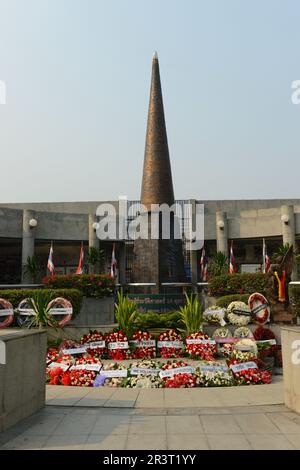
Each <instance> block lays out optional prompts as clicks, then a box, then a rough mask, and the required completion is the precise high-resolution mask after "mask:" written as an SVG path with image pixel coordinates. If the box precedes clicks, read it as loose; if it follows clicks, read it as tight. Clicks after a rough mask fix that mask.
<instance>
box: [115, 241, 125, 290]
mask: <svg viewBox="0 0 300 470" xmlns="http://www.w3.org/2000/svg"><path fill="white" fill-rule="evenodd" d="M118 251H119V259H118V260H117V262H118V269H119V283H120V284H122V285H124V284H125V283H126V243H125V242H124V243H119V244H118Z"/></svg>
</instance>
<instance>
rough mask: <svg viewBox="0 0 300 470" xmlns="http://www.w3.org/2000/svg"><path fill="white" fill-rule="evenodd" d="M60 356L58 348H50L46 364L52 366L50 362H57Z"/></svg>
mask: <svg viewBox="0 0 300 470" xmlns="http://www.w3.org/2000/svg"><path fill="white" fill-rule="evenodd" d="M58 356H59V352H58V349H57V348H48V350H47V355H46V363H47V364H50V362H56V361H57V359H58Z"/></svg>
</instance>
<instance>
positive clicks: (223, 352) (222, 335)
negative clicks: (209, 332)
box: [213, 327, 236, 357]
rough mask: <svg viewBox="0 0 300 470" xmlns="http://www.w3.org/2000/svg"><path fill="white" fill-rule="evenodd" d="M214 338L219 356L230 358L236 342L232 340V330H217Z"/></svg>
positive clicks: (222, 328) (223, 328)
mask: <svg viewBox="0 0 300 470" xmlns="http://www.w3.org/2000/svg"><path fill="white" fill-rule="evenodd" d="M213 338H214V340H215V341H216V344H217V354H218V356H219V357H229V356H230V354H231V352H232V350H233V345H234V342H235V341H236V340H235V339H234V338H232V335H231V332H230V330H229V329H228V328H225V327H221V328H217V329H216V330H215V331H214V332H213Z"/></svg>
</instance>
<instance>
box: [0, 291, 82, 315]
mask: <svg viewBox="0 0 300 470" xmlns="http://www.w3.org/2000/svg"><path fill="white" fill-rule="evenodd" d="M38 292H47V293H48V294H49V301H50V300H52V299H55V298H56V297H64V298H65V299H67V300H69V301H70V302H71V304H72V306H73V318H75V317H76V315H78V313H79V312H80V309H81V305H82V297H83V296H82V292H80V290H77V289H4V290H0V298H2V299H6V300H8V301H9V302H10V303H11V304H12V306H13V307H14V308H17V306H18V305H19V303H20V302H21V300H24V299H28V298H34V296H35V295H37V293H38Z"/></svg>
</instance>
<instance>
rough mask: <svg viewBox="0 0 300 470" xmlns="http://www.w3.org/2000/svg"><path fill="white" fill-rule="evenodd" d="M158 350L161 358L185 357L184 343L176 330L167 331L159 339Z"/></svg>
mask: <svg viewBox="0 0 300 470" xmlns="http://www.w3.org/2000/svg"><path fill="white" fill-rule="evenodd" d="M157 348H158V350H159V354H160V356H161V357H163V358H165V359H170V358H176V357H181V356H182V355H183V343H182V341H181V337H180V335H179V334H178V333H176V331H175V330H167V331H165V332H163V333H161V334H160V335H159V336H158V338H157Z"/></svg>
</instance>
